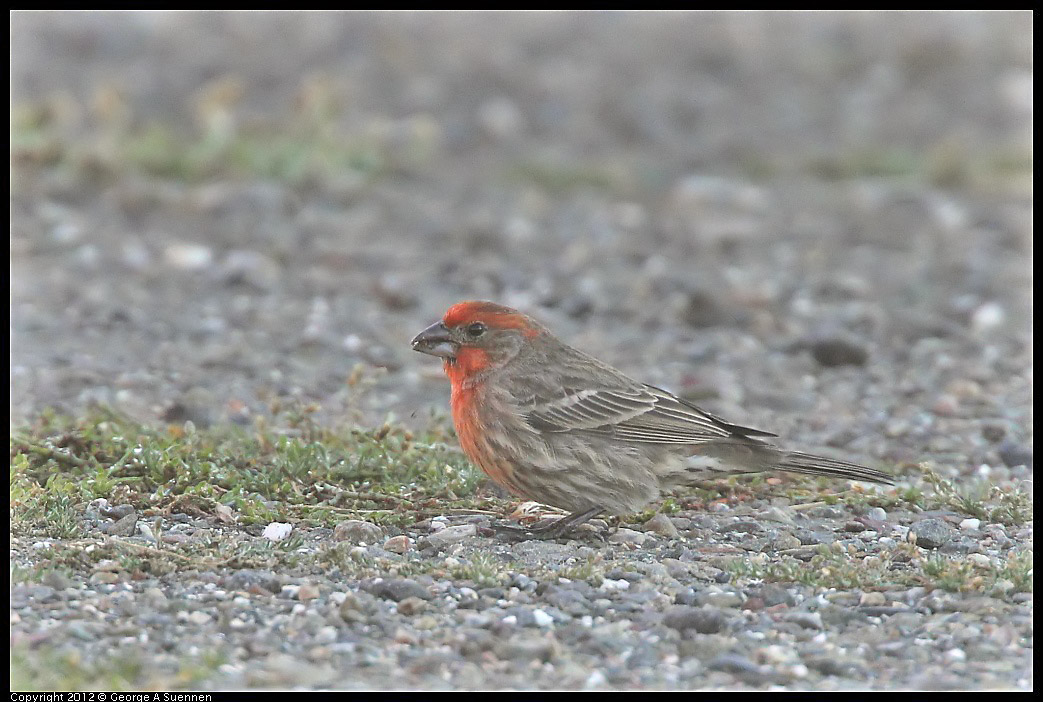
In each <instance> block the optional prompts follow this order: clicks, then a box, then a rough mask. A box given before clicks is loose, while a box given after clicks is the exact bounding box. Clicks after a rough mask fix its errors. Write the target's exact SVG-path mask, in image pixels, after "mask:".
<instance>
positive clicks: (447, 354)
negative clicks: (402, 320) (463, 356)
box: [412, 322, 460, 358]
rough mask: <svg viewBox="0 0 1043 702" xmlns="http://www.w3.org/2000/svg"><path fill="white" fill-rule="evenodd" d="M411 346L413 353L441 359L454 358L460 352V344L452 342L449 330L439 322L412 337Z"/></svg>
mask: <svg viewBox="0 0 1043 702" xmlns="http://www.w3.org/2000/svg"><path fill="white" fill-rule="evenodd" d="M412 346H413V350H414V351H419V352H420V353H427V354H431V355H432V356H441V357H442V358H456V352H457V351H459V350H460V344H458V343H456V342H455V341H453V339H452V337H451V336H450V335H449V329H447V328H446V326H445V325H444V324H442V323H441V322H435V323H434V324H432V325H431V326H429V327H428V328H427V329H425V330H424V331H422V332H420V333H419V334H417V335H416V336H415V337H413V341H412Z"/></svg>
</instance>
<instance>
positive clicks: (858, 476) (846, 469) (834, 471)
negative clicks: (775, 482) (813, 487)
mask: <svg viewBox="0 0 1043 702" xmlns="http://www.w3.org/2000/svg"><path fill="white" fill-rule="evenodd" d="M778 469H779V470H785V471H789V472H791V473H803V474H804V475H825V476H829V477H830V478H846V479H848V480H864V481H866V482H870V483H885V484H887V485H894V478H892V477H891V476H890V475H888V474H887V473H884V472H883V471H879V470H874V469H872V468H866V467H865V466H860V465H858V464H857V463H849V462H848V461H841V460H838V459H836V458H828V457H826V456H816V455H815V454H813V453H801V452H799V451H794V452H792V453H787V454H785V455H784V456H783V458H782V460H781V461H779V463H778Z"/></svg>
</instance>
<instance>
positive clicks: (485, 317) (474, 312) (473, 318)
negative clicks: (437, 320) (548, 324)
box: [442, 300, 540, 336]
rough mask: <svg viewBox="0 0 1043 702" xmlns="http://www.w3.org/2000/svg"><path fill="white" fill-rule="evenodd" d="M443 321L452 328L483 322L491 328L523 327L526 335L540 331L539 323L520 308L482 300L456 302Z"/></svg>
mask: <svg viewBox="0 0 1043 702" xmlns="http://www.w3.org/2000/svg"><path fill="white" fill-rule="evenodd" d="M442 322H443V323H444V324H445V325H446V326H447V327H449V328H450V329H452V328H454V327H462V326H467V325H468V324H474V323H475V322H481V323H482V324H484V325H486V326H487V327H489V328H490V329H521V330H523V331H524V332H525V335H526V336H536V335H537V334H539V333H540V327H539V325H538V324H536V323H535V322H533V321H532V320H531V319H529V318H528V317H526V316H525V315H524V314H522V313H521V312H519V311H518V310H514V309H511V308H510V307H504V306H503V305H497V304H496V303H495V302H485V301H482V300H468V301H467V302H458V303H456V304H455V305H453V306H452V307H450V308H449V310H448V311H447V312H446V313H445V317H443V318H442Z"/></svg>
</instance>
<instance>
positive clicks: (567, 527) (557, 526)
mask: <svg viewBox="0 0 1043 702" xmlns="http://www.w3.org/2000/svg"><path fill="white" fill-rule="evenodd" d="M604 511H605V510H604V508H602V507H592V508H590V509H588V510H587V511H585V512H573V513H572V514H569V515H566V516H564V517H562V518H561V519H558V520H557V521H554V522H551V523H550V524H547V525H545V526H540V527H536V528H534V529H525V528H523V527H516V526H497V527H495V529H496V530H497V531H498V532H501V533H507V534H515V535H518V536H521V535H525V536H533V537H536V538H538V539H557V538H558V537H560V536H564V535H565V534H567V533H568V532H570V531H572V530H573V529H575V528H576V527H578V526H579V525H581V524H584V523H586V522H587V521H588V520H590V519H593V518H594V517H596V516H598V515H599V514H601V513H602V512H604Z"/></svg>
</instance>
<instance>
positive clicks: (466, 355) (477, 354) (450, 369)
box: [442, 347, 489, 392]
mask: <svg viewBox="0 0 1043 702" xmlns="http://www.w3.org/2000/svg"><path fill="white" fill-rule="evenodd" d="M488 367H489V354H487V353H486V352H485V351H483V350H482V349H476V348H468V347H464V348H461V349H460V351H459V352H458V353H457V354H456V358H455V359H451V358H447V359H445V360H444V361H443V362H442V368H444V369H445V374H446V375H448V376H449V382H451V383H452V384H453V390H454V392H455V390H456V389H457V388H462V387H463V386H464V384H465V381H467V380H469V379H471V378H472V377H474V376H475V375H476V374H478V373H480V372H481V371H483V370H485V369H486V368H488Z"/></svg>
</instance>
